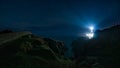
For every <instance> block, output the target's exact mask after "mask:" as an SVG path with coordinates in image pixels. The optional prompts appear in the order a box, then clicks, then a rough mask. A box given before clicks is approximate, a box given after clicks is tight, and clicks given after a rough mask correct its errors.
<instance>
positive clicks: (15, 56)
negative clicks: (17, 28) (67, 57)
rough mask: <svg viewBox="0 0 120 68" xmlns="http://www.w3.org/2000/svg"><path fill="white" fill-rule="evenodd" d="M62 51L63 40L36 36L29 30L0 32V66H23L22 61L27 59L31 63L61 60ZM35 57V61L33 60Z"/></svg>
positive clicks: (63, 49)
mask: <svg viewBox="0 0 120 68" xmlns="http://www.w3.org/2000/svg"><path fill="white" fill-rule="evenodd" d="M64 53H65V47H64V43H63V42H61V41H56V40H52V39H49V38H42V37H38V36H35V35H33V34H32V33H31V32H10V33H9V32H8V33H2V34H0V60H1V61H0V66H3V67H5V68H6V67H7V66H8V67H9V66H13V67H12V68H14V67H15V68H16V66H15V65H17V66H19V65H20V66H23V65H22V63H23V61H25V60H27V59H29V60H30V62H31V63H33V62H35V63H39V64H47V63H49V61H53V60H54V61H57V62H61V59H63V57H64ZM25 57H26V58H25ZM35 59H36V60H37V61H34V60H35ZM38 60H39V61H38ZM10 62H11V63H10ZM25 62H29V61H28V60H27V61H25ZM31 63H29V64H31ZM5 64H6V65H5ZM38 67H40V66H38Z"/></svg>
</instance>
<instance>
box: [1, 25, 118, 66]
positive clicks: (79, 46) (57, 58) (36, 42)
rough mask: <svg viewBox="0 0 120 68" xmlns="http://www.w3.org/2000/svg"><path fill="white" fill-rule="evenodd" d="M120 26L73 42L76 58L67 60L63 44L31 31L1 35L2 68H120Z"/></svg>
mask: <svg viewBox="0 0 120 68" xmlns="http://www.w3.org/2000/svg"><path fill="white" fill-rule="evenodd" d="M119 35H120V26H119V25H118V26H113V27H111V28H107V29H104V30H98V31H96V32H95V37H94V38H93V39H87V38H84V37H80V38H79V39H77V40H74V41H73V42H72V50H73V53H74V57H72V58H67V57H65V51H66V50H67V48H66V46H65V45H64V43H63V42H62V41H58V40H53V39H49V38H42V37H39V36H35V35H33V34H32V33H31V32H12V31H10V30H5V31H2V32H0V68H120V53H119V52H120V36H119Z"/></svg>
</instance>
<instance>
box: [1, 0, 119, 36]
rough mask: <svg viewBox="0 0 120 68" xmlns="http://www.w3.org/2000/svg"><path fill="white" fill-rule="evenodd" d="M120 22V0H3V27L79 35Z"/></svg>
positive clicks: (43, 33) (53, 33)
mask: <svg viewBox="0 0 120 68" xmlns="http://www.w3.org/2000/svg"><path fill="white" fill-rule="evenodd" d="M115 24H120V1H119V0H0V27H1V28H11V29H14V30H30V31H32V32H33V33H35V34H38V35H43V36H48V37H49V36H56V35H58V36H59V35H68V36H71V35H72V36H73V35H74V36H77V35H79V34H81V33H83V32H86V31H87V27H88V26H89V25H94V26H95V28H96V29H98V28H106V27H109V26H112V25H115Z"/></svg>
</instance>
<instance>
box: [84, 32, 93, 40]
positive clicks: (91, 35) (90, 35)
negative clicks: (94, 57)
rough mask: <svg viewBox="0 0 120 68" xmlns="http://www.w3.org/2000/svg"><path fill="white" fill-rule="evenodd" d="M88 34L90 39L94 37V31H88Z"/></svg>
mask: <svg viewBox="0 0 120 68" xmlns="http://www.w3.org/2000/svg"><path fill="white" fill-rule="evenodd" d="M86 36H87V37H88V38H89V39H91V38H93V37H94V33H87V34H86Z"/></svg>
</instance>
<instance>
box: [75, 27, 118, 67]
mask: <svg viewBox="0 0 120 68" xmlns="http://www.w3.org/2000/svg"><path fill="white" fill-rule="evenodd" d="M119 35H120V25H117V26H113V27H110V28H106V29H104V30H98V31H96V32H95V37H94V38H93V39H91V40H83V38H79V39H78V40H77V41H75V42H73V51H75V48H77V49H79V50H78V51H79V52H77V51H75V53H76V52H77V53H78V55H77V57H78V58H75V59H76V60H77V62H83V61H85V62H86V63H88V62H89V61H90V62H89V63H91V64H94V63H101V65H103V66H104V67H105V68H119V67H120V53H119V52H120V36H119ZM84 39H85V38H84ZM81 40H82V41H81ZM75 43H77V44H75ZM75 46H76V47H75ZM93 60H94V63H93Z"/></svg>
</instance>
